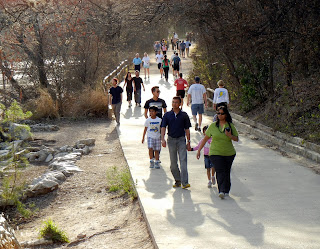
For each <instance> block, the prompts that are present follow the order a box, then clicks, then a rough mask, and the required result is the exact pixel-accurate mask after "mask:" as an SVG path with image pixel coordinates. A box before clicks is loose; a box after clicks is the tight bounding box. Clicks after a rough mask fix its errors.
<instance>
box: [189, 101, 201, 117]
mask: <svg viewBox="0 0 320 249" xmlns="http://www.w3.org/2000/svg"><path fill="white" fill-rule="evenodd" d="M191 111H192V115H193V116H196V115H197V113H199V114H202V113H204V108H203V104H192V105H191Z"/></svg>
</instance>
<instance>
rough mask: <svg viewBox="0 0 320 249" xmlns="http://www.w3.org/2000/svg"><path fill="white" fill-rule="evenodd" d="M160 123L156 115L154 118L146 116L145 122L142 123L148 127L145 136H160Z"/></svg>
mask: <svg viewBox="0 0 320 249" xmlns="http://www.w3.org/2000/svg"><path fill="white" fill-rule="evenodd" d="M160 125H161V118H159V117H156V118H155V119H153V118H147V120H146V122H145V123H144V126H145V127H148V129H147V137H151V138H160Z"/></svg>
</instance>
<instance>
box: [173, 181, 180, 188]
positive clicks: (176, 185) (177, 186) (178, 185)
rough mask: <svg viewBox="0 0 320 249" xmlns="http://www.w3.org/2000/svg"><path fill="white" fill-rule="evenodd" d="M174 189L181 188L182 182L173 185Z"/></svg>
mask: <svg viewBox="0 0 320 249" xmlns="http://www.w3.org/2000/svg"><path fill="white" fill-rule="evenodd" d="M172 187H173V188H179V187H181V183H180V182H176V183H175V184H173V185H172Z"/></svg>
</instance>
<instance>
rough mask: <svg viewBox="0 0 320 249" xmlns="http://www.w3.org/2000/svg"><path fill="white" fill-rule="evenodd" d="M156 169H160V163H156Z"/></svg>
mask: <svg viewBox="0 0 320 249" xmlns="http://www.w3.org/2000/svg"><path fill="white" fill-rule="evenodd" d="M154 167H155V168H156V169H160V163H159V161H154Z"/></svg>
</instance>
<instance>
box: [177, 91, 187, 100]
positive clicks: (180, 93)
mask: <svg viewBox="0 0 320 249" xmlns="http://www.w3.org/2000/svg"><path fill="white" fill-rule="evenodd" d="M185 94H186V91H185V90H177V96H180V97H181V98H182V99H183V98H184V96H185Z"/></svg>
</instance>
